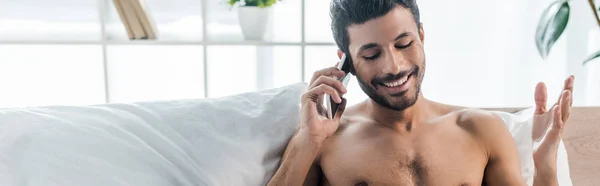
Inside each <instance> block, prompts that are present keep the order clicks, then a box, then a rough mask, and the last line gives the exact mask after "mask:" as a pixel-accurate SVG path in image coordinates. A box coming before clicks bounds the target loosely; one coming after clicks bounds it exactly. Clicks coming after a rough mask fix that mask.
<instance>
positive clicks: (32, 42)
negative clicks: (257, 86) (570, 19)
mask: <svg viewBox="0 0 600 186" xmlns="http://www.w3.org/2000/svg"><path fill="white" fill-rule="evenodd" d="M103 44H106V45H210V46H213V45H221V46H302V45H305V46H332V45H335V43H328V42H310V43H302V42H270V41H222V42H219V41H208V42H202V41H160V40H159V41H150V40H134V41H105V42H102V41H77V40H72V41H52V40H48V41H43V40H38V41H36V40H29V41H27V40H25V41H0V45H103Z"/></svg>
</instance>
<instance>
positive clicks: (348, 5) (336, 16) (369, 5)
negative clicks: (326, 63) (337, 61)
mask: <svg viewBox="0 0 600 186" xmlns="http://www.w3.org/2000/svg"><path fill="white" fill-rule="evenodd" d="M398 5H400V6H403V7H404V8H406V9H408V10H409V11H410V12H411V13H412V15H413V17H414V19H415V22H416V24H417V28H420V27H421V26H420V20H419V6H418V5H417V2H416V0H332V1H331V9H330V11H329V15H330V16H331V30H332V32H333V38H334V39H335V43H336V44H337V46H338V48H339V49H340V50H342V52H344V53H346V55H349V51H348V45H349V44H350V39H349V37H348V31H347V28H348V26H350V25H352V24H363V23H365V22H367V21H369V20H372V19H375V18H378V17H381V16H384V15H385V14H387V13H388V12H390V11H391V10H392V9H394V8H396V7H397V6H398ZM347 57H350V56H347Z"/></svg>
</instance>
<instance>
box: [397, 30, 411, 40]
mask: <svg viewBox="0 0 600 186" xmlns="http://www.w3.org/2000/svg"><path fill="white" fill-rule="evenodd" d="M408 34H409V33H408V32H404V33H401V34H400V35H398V36H396V38H394V41H397V40H399V39H402V38H403V37H406V36H408Z"/></svg>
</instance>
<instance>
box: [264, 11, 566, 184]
mask: <svg viewBox="0 0 600 186" xmlns="http://www.w3.org/2000/svg"><path fill="white" fill-rule="evenodd" d="M331 16H332V20H333V21H332V29H333V34H334V37H335V40H336V43H337V45H338V47H339V48H340V51H339V52H338V56H340V57H341V56H342V54H343V53H345V54H346V55H347V56H348V57H350V58H351V61H352V70H351V73H352V74H354V75H355V76H356V78H357V79H358V81H359V84H360V87H361V88H362V90H363V91H364V92H365V93H366V94H367V95H368V96H369V97H370V99H367V100H366V101H364V102H362V103H359V104H357V105H354V106H352V107H349V108H347V109H346V108H345V100H343V99H341V98H340V96H339V95H340V94H343V93H346V89H345V88H344V87H343V85H342V84H341V83H340V82H339V81H338V80H337V78H339V77H342V76H343V75H344V74H345V73H344V72H342V71H340V70H337V69H335V68H327V69H323V70H321V71H318V72H315V73H314V76H313V78H312V80H311V82H310V85H309V90H308V91H307V92H306V93H305V94H304V95H303V99H302V116H301V124H300V126H301V127H300V129H299V130H298V132H297V133H296V134H295V135H294V137H293V138H292V140H291V141H290V142H289V144H288V147H287V149H286V151H285V153H284V156H283V160H282V164H281V166H280V168H279V169H278V171H277V172H276V173H275V176H274V177H273V178H272V180H271V181H270V183H269V185H285V186H289V185H302V184H304V185H525V182H524V180H523V178H522V175H521V169H520V165H519V162H520V161H519V154H518V152H517V148H516V145H515V142H514V140H513V138H512V136H511V134H510V133H509V131H508V129H507V127H506V125H505V124H504V122H503V120H502V119H501V118H499V117H498V116H496V115H494V114H492V113H489V112H486V111H482V110H477V109H468V108H464V107H460V106H453V105H446V104H442V103H438V102H434V101H431V100H428V99H427V98H425V97H423V93H422V92H421V83H422V81H423V77H424V75H425V71H426V70H425V69H426V65H425V61H426V60H425V53H424V44H425V42H424V41H425V31H424V28H423V26H422V24H421V23H420V21H419V10H418V6H417V4H416V3H415V1H414V0H334V1H333V2H332V5H331ZM569 82H570V83H571V84H572V79H571V78H570V79H569ZM324 94H329V95H333V97H334V98H333V99H334V101H336V102H338V103H341V106H340V110H338V112H337V115H336V116H335V118H333V119H327V118H325V117H324V114H322V110H323V109H322V108H321V99H322V96H323V95H324ZM566 97H568V98H569V99H570V92H568V91H567V92H566V93H565V94H563V98H566ZM563 100H564V99H563ZM564 102H565V101H563V103H561V105H563V104H564V105H566V104H567V103H564ZM544 103H545V102H544ZM559 108H560V107H559ZM544 112H545V111H544ZM552 114H554V116H555V121H559V120H560V121H562V119H561V118H556V116H560V115H561V114H560V109H555V110H554V112H553V113H552ZM558 126H562V125H558ZM540 153H542V152H540ZM540 153H538V156H540V157H543V158H546V159H544V160H539V161H538V160H536V166H537V165H538V162H545V163H546V164H549V165H552V162H551V161H546V160H547V159H552V157H554V158H555V154H556V152H555V151H554V152H553V151H551V150H548V151H547V152H543V153H544V154H540ZM552 153H554V156H552ZM548 154H549V155H548ZM544 156H547V157H544ZM555 161H556V160H554V163H555ZM546 164H544V165H546ZM540 167H545V169H548V170H542V171H539V173H538V175H542V173H545V172H549V173H548V174H547V175H550V176H536V178H535V179H536V180H535V184H534V185H552V184H555V183H556V178H555V177H554V175H553V174H554V173H555V172H556V171H555V170H551V169H552V166H541V165H540Z"/></svg>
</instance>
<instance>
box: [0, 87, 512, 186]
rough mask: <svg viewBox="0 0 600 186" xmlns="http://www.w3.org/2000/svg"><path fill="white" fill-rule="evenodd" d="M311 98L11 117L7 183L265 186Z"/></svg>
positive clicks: (3, 123)
mask: <svg viewBox="0 0 600 186" xmlns="http://www.w3.org/2000/svg"><path fill="white" fill-rule="evenodd" d="M304 90H305V84H302V83H299V84H294V85H290V86H287V87H282V88H279V89H272V90H267V91H261V92H251V93H246V94H241V95H236V96H229V97H224V98H219V99H205V100H175V101H161V102H146V103H130V104H107V105H97V106H86V107H68V106H62V107H40V108H24V109H3V110H0V185H2V186H13V185H15V186H16V185H19V186H21V185H27V186H38V185H39V186H42V185H43V186H81V185H86V186H121V185H123V186H125V185H144V186H154V185H155V186H167V185H173V186H175V185H176V186H186V185H201V186H202V185H207V186H221V185H222V186H240V185H265V184H266V183H267V181H268V180H269V178H270V177H271V175H272V174H273V173H274V171H275V170H276V168H277V166H278V163H279V161H280V156H281V153H282V152H283V149H284V147H285V145H286V143H287V141H288V140H289V138H290V137H291V135H292V134H293V133H294V131H295V128H296V126H297V124H298V121H299V98H300V95H301V93H302V92H303V91H304ZM511 117H512V116H509V117H508V118H509V119H510V118H511ZM511 131H519V130H511ZM515 134H519V133H517V132H515V133H513V135H515ZM522 155H523V154H522Z"/></svg>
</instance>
